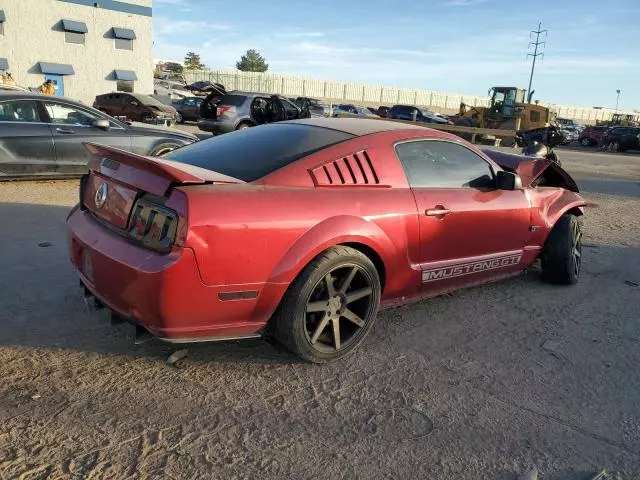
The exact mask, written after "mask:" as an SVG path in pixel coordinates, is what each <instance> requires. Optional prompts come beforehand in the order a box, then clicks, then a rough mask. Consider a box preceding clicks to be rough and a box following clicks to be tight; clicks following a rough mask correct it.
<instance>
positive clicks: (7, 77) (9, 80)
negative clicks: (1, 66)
mask: <svg viewBox="0 0 640 480" xmlns="http://www.w3.org/2000/svg"><path fill="white" fill-rule="evenodd" d="M2 83H4V84H5V85H16V81H15V79H14V78H13V75H11V72H7V73H6V74H4V75H2Z"/></svg>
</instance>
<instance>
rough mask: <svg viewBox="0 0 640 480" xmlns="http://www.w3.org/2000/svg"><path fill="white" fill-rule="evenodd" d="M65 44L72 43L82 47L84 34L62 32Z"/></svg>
mask: <svg viewBox="0 0 640 480" xmlns="http://www.w3.org/2000/svg"><path fill="white" fill-rule="evenodd" d="M64 41H65V43H74V44H76V45H84V33H78V32H64Z"/></svg>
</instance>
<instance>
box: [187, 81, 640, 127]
mask: <svg viewBox="0 0 640 480" xmlns="http://www.w3.org/2000/svg"><path fill="white" fill-rule="evenodd" d="M184 76H185V78H186V80H187V82H189V83H192V82H196V81H199V80H208V81H210V82H215V83H221V84H222V85H224V86H225V88H226V89H227V90H229V91H230V90H244V91H250V92H261V93H269V94H278V95H283V96H285V97H312V98H318V99H323V100H325V101H330V102H334V103H335V102H350V103H358V104H362V105H366V106H376V107H377V106H379V105H394V104H409V105H419V106H425V107H429V108H431V109H433V110H437V111H439V112H441V113H449V114H451V113H455V112H457V111H458V109H459V107H460V103H461V102H464V103H466V104H467V105H472V106H487V105H488V103H489V97H479V96H474V95H464V94H461V93H445V92H436V91H431V90H416V89H411V88H395V87H383V86H379V85H366V84H361V83H345V82H334V81H329V80H319V79H316V78H307V77H297V76H293V75H278V74H273V73H257V72H241V71H238V70H195V71H194V70H191V71H189V70H186V71H185V73H184ZM542 105H544V106H546V107H549V108H551V109H553V110H555V111H556V113H557V114H558V116H559V117H563V118H571V119H573V120H576V121H579V122H581V123H595V122H596V121H597V120H610V119H611V116H612V115H613V113H614V110H612V109H606V108H602V109H597V108H588V107H576V106H572V105H557V104H545V103H543V104H542ZM621 113H626V112H621ZM629 113H630V112H629Z"/></svg>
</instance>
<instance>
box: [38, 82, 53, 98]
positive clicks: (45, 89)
mask: <svg viewBox="0 0 640 480" xmlns="http://www.w3.org/2000/svg"><path fill="white" fill-rule="evenodd" d="M39 90H40V93H44V94H45V95H55V94H56V88H55V87H54V86H53V81H52V80H47V81H46V82H44V83H43V84H42V85H40V89H39Z"/></svg>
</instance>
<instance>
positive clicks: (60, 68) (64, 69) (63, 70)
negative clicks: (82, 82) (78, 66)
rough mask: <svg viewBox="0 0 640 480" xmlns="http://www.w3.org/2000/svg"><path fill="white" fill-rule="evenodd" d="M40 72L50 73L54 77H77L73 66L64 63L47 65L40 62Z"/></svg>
mask: <svg viewBox="0 0 640 480" xmlns="http://www.w3.org/2000/svg"><path fill="white" fill-rule="evenodd" d="M39 65H40V71H41V72H42V73H50V74H52V75H75V73H76V72H75V71H74V70H73V67H72V66H71V65H65V64H64V63H47V62H39Z"/></svg>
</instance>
